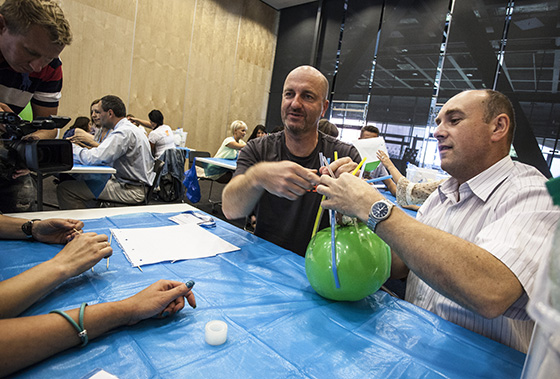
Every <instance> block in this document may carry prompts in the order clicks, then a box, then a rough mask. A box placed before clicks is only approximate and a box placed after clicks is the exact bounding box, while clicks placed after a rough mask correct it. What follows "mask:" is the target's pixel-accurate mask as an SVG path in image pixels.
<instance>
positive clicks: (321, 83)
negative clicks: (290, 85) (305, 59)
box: [284, 66, 329, 100]
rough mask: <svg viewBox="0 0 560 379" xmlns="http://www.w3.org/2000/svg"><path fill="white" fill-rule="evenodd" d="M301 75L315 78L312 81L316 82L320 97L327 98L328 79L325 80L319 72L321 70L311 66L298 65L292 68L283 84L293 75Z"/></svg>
mask: <svg viewBox="0 0 560 379" xmlns="http://www.w3.org/2000/svg"><path fill="white" fill-rule="evenodd" d="M301 76H305V77H309V78H312V79H315V80H314V81H315V83H316V84H317V88H316V90H317V92H318V93H319V94H320V95H321V98H322V99H323V100H326V99H327V95H328V93H329V81H328V80H327V78H326V77H325V75H323V74H322V73H321V71H319V70H317V69H316V68H315V67H313V66H299V67H296V68H294V69H293V70H292V71H290V73H289V74H288V76H286V80H285V81H284V86H286V82H288V81H289V80H290V79H292V78H293V77H301Z"/></svg>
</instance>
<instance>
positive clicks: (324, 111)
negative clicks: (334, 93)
mask: <svg viewBox="0 0 560 379" xmlns="http://www.w3.org/2000/svg"><path fill="white" fill-rule="evenodd" d="M328 108H329V101H328V100H325V101H324V102H323V112H322V113H321V118H322V117H323V116H324V115H325V113H326V112H327V109H328Z"/></svg>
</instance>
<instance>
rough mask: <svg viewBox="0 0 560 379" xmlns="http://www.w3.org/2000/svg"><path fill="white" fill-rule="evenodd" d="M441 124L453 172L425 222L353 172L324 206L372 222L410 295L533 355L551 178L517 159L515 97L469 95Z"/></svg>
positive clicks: (329, 184)
mask: <svg viewBox="0 0 560 379" xmlns="http://www.w3.org/2000/svg"><path fill="white" fill-rule="evenodd" d="M436 124H437V128H436V130H435V131H434V138H436V140H437V141H438V148H439V154H440V158H441V168H442V169H444V170H445V171H446V172H448V173H449V174H450V175H451V178H449V179H447V180H446V181H445V182H443V183H442V184H441V185H440V186H439V187H438V190H437V191H435V192H433V193H432V194H431V195H430V197H428V199H427V200H426V202H425V203H424V205H422V207H421V208H420V210H419V211H418V214H417V217H416V219H414V218H412V217H409V216H408V215H406V213H405V212H404V211H402V210H400V209H398V207H393V206H392V205H391V204H390V203H389V202H388V201H387V200H386V199H385V198H384V196H383V195H382V194H380V193H379V192H378V191H377V190H376V189H375V188H373V187H371V186H370V185H368V184H367V183H365V182H364V181H362V180H359V179H358V178H356V177H353V176H351V175H346V174H342V175H340V176H339V177H338V178H337V179H334V178H330V177H328V176H327V175H323V176H322V177H321V183H320V184H319V185H318V186H317V192H318V193H319V194H321V195H324V196H326V200H325V201H323V203H322V206H323V207H324V208H326V209H333V210H336V211H338V212H340V213H342V214H345V215H347V216H351V217H358V218H359V219H361V220H362V221H363V222H367V223H368V226H369V227H370V229H372V230H373V231H374V232H375V233H376V234H377V235H378V236H379V237H380V238H382V239H383V240H384V241H385V242H386V243H387V244H388V245H389V246H390V247H391V249H392V267H391V276H392V277H393V278H404V277H408V279H407V287H406V297H405V299H406V300H408V301H410V302H412V303H414V304H416V305H418V306H420V307H422V308H424V309H427V310H428V311H431V312H433V313H435V314H437V315H439V316H441V317H443V318H444V319H446V320H449V321H451V322H454V323H456V324H458V325H460V326H463V327H465V328H467V329H470V330H472V331H474V332H476V333H479V334H482V335H484V336H486V337H489V338H491V339H493V340H496V341H498V342H501V343H503V344H505V345H508V346H510V347H512V348H514V349H517V350H520V351H522V352H526V351H527V348H528V346H529V341H530V339H531V334H532V331H533V327H534V322H533V321H532V320H531V318H530V317H529V315H528V314H527V311H526V305H527V302H528V300H529V297H530V296H531V295H532V292H533V289H534V282H535V280H534V279H535V274H536V272H537V268H538V266H539V263H540V262H541V261H542V260H543V259H545V258H546V255H545V254H547V253H548V251H549V248H550V245H551V241H552V237H553V234H554V230H555V228H556V225H557V223H558V220H559V218H560V210H559V209H558V208H557V207H554V205H553V203H552V199H551V197H550V195H549V194H548V192H547V190H546V186H545V182H546V178H545V177H544V176H543V175H542V174H541V173H540V172H539V171H538V170H537V169H535V168H534V167H531V166H528V165H525V164H522V163H520V162H514V161H512V159H511V158H510V156H509V151H510V146H511V142H512V140H513V135H514V129H515V119H514V111H513V106H512V104H511V102H510V101H509V99H508V98H507V97H506V96H505V95H503V94H501V93H499V92H497V91H492V90H471V91H465V92H461V93H459V94H457V95H455V96H454V97H452V98H451V99H450V100H449V101H447V103H445V105H444V106H443V107H442V108H441V110H440V112H439V114H438V116H437V118H436ZM336 163H337V162H334V164H336ZM341 163H344V162H340V163H339V164H341ZM334 164H333V165H334ZM257 226H258V224H257Z"/></svg>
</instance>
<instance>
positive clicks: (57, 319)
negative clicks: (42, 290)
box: [0, 280, 196, 375]
mask: <svg viewBox="0 0 560 379" xmlns="http://www.w3.org/2000/svg"><path fill="white" fill-rule="evenodd" d="M185 298H186V299H187V302H188V303H189V305H191V306H192V307H193V308H196V299H195V296H194V294H193V293H192V291H191V288H189V287H187V285H186V284H185V283H182V282H177V281H172V280H159V281H158V282H155V283H153V284H152V285H150V286H149V287H147V288H145V289H144V290H142V291H140V292H138V293H137V294H135V295H133V296H131V297H129V298H127V299H124V300H121V301H113V302H107V303H99V304H94V305H88V306H87V307H86V306H85V305H87V304H86V303H83V304H82V306H81V307H80V308H76V309H72V310H68V311H66V312H61V311H60V310H56V312H51V313H49V314H45V315H38V316H29V317H18V318H7V319H2V320H0V372H1V373H2V375H8V374H11V373H13V372H15V371H17V370H20V369H22V368H25V367H27V366H30V365H32V364H34V363H37V362H40V361H42V360H44V359H46V358H48V357H50V356H52V355H55V354H58V353H60V352H62V351H64V350H66V349H69V348H71V347H74V346H78V345H81V346H85V345H86V344H87V343H88V342H89V341H91V340H92V339H94V338H97V337H99V336H100V335H102V334H104V333H106V332H108V331H110V330H112V329H115V328H118V327H121V326H132V325H135V324H137V323H139V322H140V321H142V320H146V319H149V318H153V317H157V318H166V317H169V316H172V315H174V314H175V313H177V312H179V311H180V310H181V309H183V308H184V306H185ZM82 309H83V311H82ZM61 313H64V314H66V316H63V315H62V314H61ZM66 317H69V318H71V319H72V320H74V323H75V324H76V325H74V324H73V323H71V322H70V321H69V320H68V319H67V318H66ZM78 329H80V330H81V331H82V333H78Z"/></svg>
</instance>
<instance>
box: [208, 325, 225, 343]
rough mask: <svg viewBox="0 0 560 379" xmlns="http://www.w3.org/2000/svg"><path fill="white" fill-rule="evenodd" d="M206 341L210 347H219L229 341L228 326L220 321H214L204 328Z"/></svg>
mask: <svg viewBox="0 0 560 379" xmlns="http://www.w3.org/2000/svg"><path fill="white" fill-rule="evenodd" d="M204 329H205V332H204V339H205V340H206V343H207V344H208V345H212V346H218V345H221V344H223V343H224V342H226V340H227V324H226V323H225V322H223V321H220V320H212V321H209V322H208V323H207V324H206V327H205V328H204Z"/></svg>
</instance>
